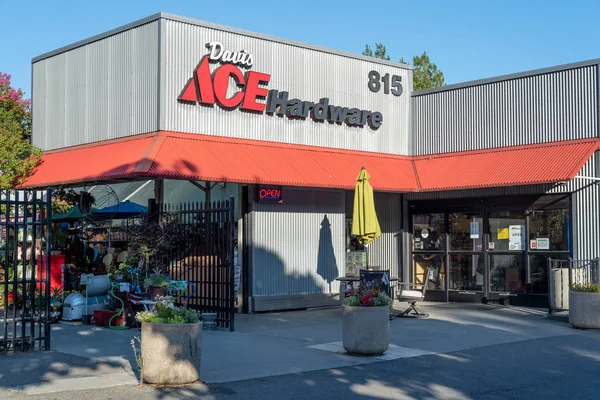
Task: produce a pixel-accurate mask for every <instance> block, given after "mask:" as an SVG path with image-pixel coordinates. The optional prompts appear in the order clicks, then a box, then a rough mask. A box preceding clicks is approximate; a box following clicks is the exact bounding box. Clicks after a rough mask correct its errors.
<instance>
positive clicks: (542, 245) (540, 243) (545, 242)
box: [536, 238, 550, 250]
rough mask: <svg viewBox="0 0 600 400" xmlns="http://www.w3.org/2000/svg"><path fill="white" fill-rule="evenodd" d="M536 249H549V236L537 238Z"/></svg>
mask: <svg viewBox="0 0 600 400" xmlns="http://www.w3.org/2000/svg"><path fill="white" fill-rule="evenodd" d="M536 241H537V248H538V250H550V239H549V238H537V240H536Z"/></svg>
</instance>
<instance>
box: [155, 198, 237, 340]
mask: <svg viewBox="0 0 600 400" xmlns="http://www.w3.org/2000/svg"><path fill="white" fill-rule="evenodd" d="M159 215H160V218H161V219H171V220H172V219H175V220H176V221H178V224H177V226H178V229H179V230H180V232H179V234H183V235H184V237H186V238H187V240H185V241H183V243H181V244H180V245H178V246H177V249H176V250H174V251H172V254H171V255H170V257H169V263H170V267H169V269H170V270H169V273H170V275H171V277H172V278H173V279H176V280H185V281H188V282H190V283H193V286H192V285H190V286H189V287H188V289H187V291H186V292H185V293H183V294H182V295H185V296H189V297H188V298H187V300H186V304H187V305H188V307H190V308H194V309H197V310H199V311H201V312H202V313H216V314H217V318H216V324H217V327H219V328H229V329H230V330H231V331H233V328H234V314H235V293H234V268H233V252H234V242H235V237H234V229H233V225H234V199H233V197H232V198H231V199H230V200H225V201H214V202H210V203H199V202H198V203H182V204H165V205H163V206H161V208H160V210H159Z"/></svg>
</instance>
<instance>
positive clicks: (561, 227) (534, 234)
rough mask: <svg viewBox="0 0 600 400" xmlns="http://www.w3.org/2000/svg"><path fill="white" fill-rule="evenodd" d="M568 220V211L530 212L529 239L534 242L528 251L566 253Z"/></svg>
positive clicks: (567, 246)
mask: <svg viewBox="0 0 600 400" xmlns="http://www.w3.org/2000/svg"><path fill="white" fill-rule="evenodd" d="M568 218H569V214H568V210H539V211H530V214H529V237H530V239H531V240H532V241H535V242H532V243H534V247H530V249H531V250H540V251H544V250H552V251H560V250H563V251H568V250H569V244H568V240H569V238H568V230H569V222H568ZM530 246H531V244H530Z"/></svg>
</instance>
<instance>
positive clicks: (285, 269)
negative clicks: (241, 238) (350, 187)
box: [249, 187, 345, 296]
mask: <svg viewBox="0 0 600 400" xmlns="http://www.w3.org/2000/svg"><path fill="white" fill-rule="evenodd" d="M251 189H254V188H251ZM283 190H284V193H283V199H284V202H283V203H282V204H258V203H253V204H252V211H251V213H250V229H251V233H250V238H249V240H250V243H249V246H250V247H249V250H250V259H251V263H252V295H253V296H283V295H296V294H320V293H338V292H339V289H340V284H339V282H336V281H335V278H336V277H338V276H340V275H341V274H343V272H344V264H345V243H344V237H345V234H344V192H343V191H325V190H310V189H294V188H288V187H286V188H283ZM250 197H251V198H254V197H255V193H253V190H251V192H250Z"/></svg>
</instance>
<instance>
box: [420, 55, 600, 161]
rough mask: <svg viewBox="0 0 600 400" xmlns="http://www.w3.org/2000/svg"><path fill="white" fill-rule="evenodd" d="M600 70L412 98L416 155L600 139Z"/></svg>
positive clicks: (577, 70)
mask: <svg viewBox="0 0 600 400" xmlns="http://www.w3.org/2000/svg"><path fill="white" fill-rule="evenodd" d="M596 69H597V66H596V65H591V66H584V67H579V68H573V69H567V70H560V71H556V72H550V73H543V74H539V75H533V76H525V77H520V78H515V79H509V80H503V81H499V82H492V83H484V84H476V85H474V86H467V87H462V88H457V89H449V90H445V91H438V92H432V93H423V94H419V93H416V94H414V95H413V97H412V109H413V111H412V113H413V114H412V118H413V120H412V124H413V125H412V126H413V136H414V137H413V143H414V144H413V147H412V153H413V154H416V155H421V154H434V153H442V152H452V151H463V150H474V149H483V148H493V147H503V146H516V145H523V144H530V143H540V142H552V141H559V140H568V139H579V138H588V137H597V136H598V127H597V110H598V98H597V82H596V79H597V71H596Z"/></svg>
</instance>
